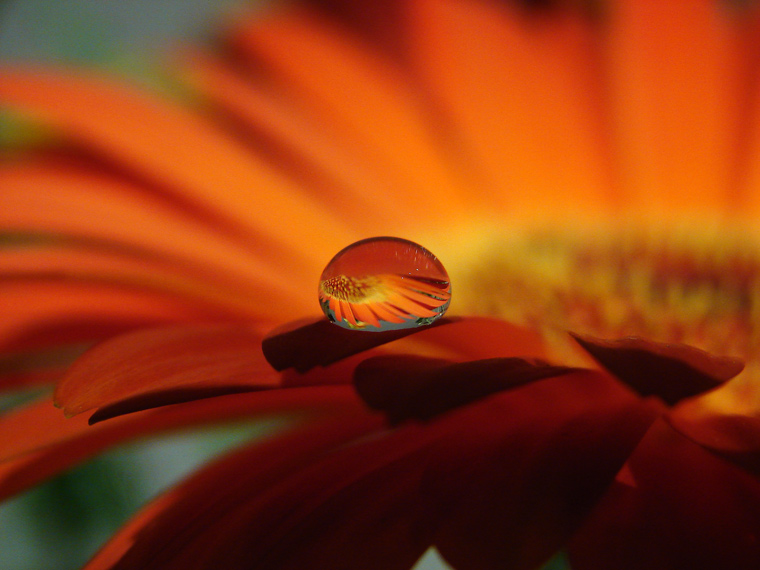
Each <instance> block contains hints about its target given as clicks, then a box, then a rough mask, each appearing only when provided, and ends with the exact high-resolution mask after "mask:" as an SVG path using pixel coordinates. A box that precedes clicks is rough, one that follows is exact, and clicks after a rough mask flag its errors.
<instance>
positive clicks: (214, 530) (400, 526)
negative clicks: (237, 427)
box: [87, 416, 430, 570]
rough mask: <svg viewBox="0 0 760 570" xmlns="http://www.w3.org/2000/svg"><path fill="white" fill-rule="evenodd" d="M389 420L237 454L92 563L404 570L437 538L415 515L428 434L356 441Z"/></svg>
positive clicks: (335, 425) (352, 421) (361, 421)
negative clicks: (418, 523)
mask: <svg viewBox="0 0 760 570" xmlns="http://www.w3.org/2000/svg"><path fill="white" fill-rule="evenodd" d="M380 425H381V424H380V423H378V418H370V417H368V416H358V417H353V418H352V417H349V416H346V417H344V418H342V419H340V420H339V421H331V422H326V423H323V424H322V425H308V426H306V427H305V428H303V429H301V430H298V431H296V432H294V433H291V434H287V435H285V436H284V437H280V438H278V439H276V440H273V441H271V442H269V443H266V444H263V445H255V446H253V447H250V448H247V449H243V450H242V451H239V452H237V453H235V454H234V455H230V456H228V457H226V458H224V459H223V460H222V461H220V462H218V463H217V464H215V465H212V466H211V467H209V468H207V469H205V470H203V471H201V472H200V473H198V474H196V475H195V476H194V477H193V478H192V479H190V480H189V481H187V482H186V483H184V484H182V485H181V486H179V487H178V488H176V489H174V490H173V491H171V492H170V493H168V494H167V495H164V496H163V497H162V498H160V499H158V500H157V501H156V502H155V503H154V504H153V505H150V506H149V507H148V509H146V511H144V512H143V513H141V514H140V515H138V517H137V518H136V519H135V520H134V521H133V522H132V523H131V524H130V525H129V526H128V527H127V528H125V529H124V530H123V531H122V532H121V533H120V534H119V535H117V537H116V538H115V539H114V540H112V542H111V543H110V544H108V545H107V546H106V547H105V549H104V550H103V551H101V552H100V553H99V554H98V556H97V557H96V558H95V559H94V560H93V561H92V563H91V564H90V565H88V566H87V570H98V569H100V570H103V569H106V568H113V569H118V568H124V569H126V568H137V567H139V568H145V569H149V568H156V569H158V568H160V569H162V570H167V569H177V570H179V569H183V570H192V569H201V568H210V567H215V568H225V569H229V570H235V569H247V568H252V567H255V568H257V569H260V570H267V569H270V570H275V569H276V570H286V569H294V570H295V569H302V568H330V569H333V568H335V569H338V568H346V569H349V568H351V569H353V568H363V569H364V568H366V569H367V570H372V569H374V570H392V569H396V570H406V569H407V568H410V567H411V566H412V565H413V564H414V562H415V561H416V560H417V558H419V556H421V555H422V553H423V552H424V550H425V549H426V548H427V547H428V546H429V544H430V531H429V530H427V531H426V530H425V529H424V528H419V527H416V525H415V524H414V522H415V521H416V520H417V519H418V517H419V515H420V513H419V506H420V505H419V495H418V486H419V480H420V476H421V469H422V467H423V466H424V462H420V461H417V453H419V452H420V451H422V452H423V453H424V449H425V443H426V442H427V441H428V439H429V438H427V437H423V438H419V437H411V438H410V437H405V438H403V439H402V437H400V436H401V435H404V434H396V435H395V436H393V435H392V436H391V437H390V438H387V439H386V438H381V439H376V438H371V439H368V440H365V441H364V442H358V443H357V442H356V438H357V437H361V436H363V435H365V434H368V433H372V432H373V431H376V430H378V428H379V427H380ZM418 433H419V431H418ZM351 442H353V443H351Z"/></svg>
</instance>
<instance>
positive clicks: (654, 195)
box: [604, 0, 746, 216]
mask: <svg viewBox="0 0 760 570" xmlns="http://www.w3.org/2000/svg"><path fill="white" fill-rule="evenodd" d="M608 12H609V14H608V17H609V23H608V25H607V28H608V29H609V34H608V37H607V38H606V42H605V45H604V49H605V54H606V56H607V59H608V61H607V62H606V63H607V72H608V74H609V82H610V85H611V99H612V101H611V104H612V114H611V116H612V117H613V118H614V120H615V122H616V137H617V139H616V140H617V144H618V146H619V155H620V169H621V176H622V185H623V189H624V191H625V197H626V204H627V207H629V208H631V209H632V210H634V211H636V212H647V213H656V214H665V215H668V214H672V213H674V212H677V213H678V215H680V216H684V215H685V214H686V213H689V212H691V213H694V212H696V213H702V214H715V213H716V208H720V209H721V210H720V211H722V212H728V211H730V210H732V209H733V208H736V211H737V212H738V211H741V207H742V206H741V204H739V203H737V189H736V187H735V185H733V184H732V182H734V180H733V179H732V175H733V173H732V169H733V168H734V167H735V164H734V161H733V159H732V153H734V152H736V150H737V149H736V147H735V146H734V145H735V141H736V140H737V139H738V132H739V125H740V124H741V122H742V121H741V119H740V118H739V116H738V113H739V109H738V106H737V103H738V102H741V97H740V96H739V89H740V88H741V89H744V88H746V85H744V84H743V83H741V81H740V78H739V77H738V64H739V53H738V52H737V51H736V49H735V48H736V46H735V44H733V43H732V41H731V35H730V34H731V32H732V29H731V27H732V24H733V22H732V20H731V18H730V17H729V16H730V10H728V9H726V7H725V6H723V5H721V4H720V2H687V3H680V2H679V3H669V2H639V1H638V0H623V1H621V2H616V3H615V4H614V5H610V6H609V10H608Z"/></svg>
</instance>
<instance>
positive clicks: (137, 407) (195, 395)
mask: <svg viewBox="0 0 760 570" xmlns="http://www.w3.org/2000/svg"><path fill="white" fill-rule="evenodd" d="M261 389H262V388H257V387H256V386H252V385H241V386H234V385H230V386H199V387H197V388H190V387H186V386H185V387H181V388H173V389H168V390H161V391H157V392H148V393H147V394H139V395H137V396H134V397H132V398H126V399H124V400H121V401H118V402H114V403H113V404H109V405H107V406H103V407H102V408H98V409H97V410H95V413H93V414H92V415H91V416H90V419H89V420H88V423H89V424H90V425H93V424H96V423H98V422H102V421H104V420H110V419H111V418H115V417H117V416H123V415H124V414H132V413H134V412H141V411H143V410H150V409H153V408H160V407H161V406H170V405H172V404H183V403H185V402H193V401H195V400H204V399H206V398H215V397H217V396H227V395H230V394H243V393H245V392H257V391H261Z"/></svg>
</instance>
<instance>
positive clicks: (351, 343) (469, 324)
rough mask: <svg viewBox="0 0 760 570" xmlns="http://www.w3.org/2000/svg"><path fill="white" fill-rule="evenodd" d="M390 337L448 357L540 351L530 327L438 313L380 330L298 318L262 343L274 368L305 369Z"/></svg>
mask: <svg viewBox="0 0 760 570" xmlns="http://www.w3.org/2000/svg"><path fill="white" fill-rule="evenodd" d="M444 325H445V326H444ZM410 335H413V337H410ZM401 339H405V340H403V341H402V340H401ZM391 342H393V343H394V344H393V346H394V350H401V351H407V352H414V353H415V354H424V355H426V356H431V355H436V356H445V357H446V358H450V359H451V360H475V359H482V358H494V357H497V356H525V357H538V358H540V357H544V356H545V355H546V349H545V347H544V341H543V338H542V337H541V335H540V334H539V333H538V332H537V331H535V330H534V329H530V328H526V327H520V326H517V325H513V324H510V323H507V322H505V321H501V320H498V319H490V318H484V317H466V318H449V317H444V318H442V319H440V320H439V321H436V322H435V323H433V324H432V325H430V326H426V327H418V328H414V329H404V330H398V331H387V332H381V333H368V332H358V331H350V330H347V329H343V328H341V327H338V326H336V325H334V324H332V323H329V322H328V321H327V320H326V319H309V320H301V321H295V322H292V323H288V324H287V325H284V326H283V327H280V328H278V329H275V330H274V331H272V332H270V333H269V334H268V335H267V336H266V338H265V339H264V342H263V343H262V349H263V351H264V356H265V357H266V359H267V360H268V361H269V363H270V364H271V365H272V366H273V367H274V368H275V369H276V370H285V369H287V368H294V369H295V370H297V371H299V372H306V371H307V370H311V369H312V368H315V367H317V366H327V365H329V364H333V363H335V362H337V361H339V360H341V359H343V358H347V357H349V356H352V355H354V354H357V353H359V352H363V351H366V350H369V349H371V348H376V347H379V346H382V345H386V344H388V343H391ZM407 343H408V344H407Z"/></svg>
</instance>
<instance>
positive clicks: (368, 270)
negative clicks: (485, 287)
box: [319, 237, 451, 332]
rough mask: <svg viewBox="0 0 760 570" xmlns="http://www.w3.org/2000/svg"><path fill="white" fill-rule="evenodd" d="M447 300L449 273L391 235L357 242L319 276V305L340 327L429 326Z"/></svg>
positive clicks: (421, 249) (414, 246)
mask: <svg viewBox="0 0 760 570" xmlns="http://www.w3.org/2000/svg"><path fill="white" fill-rule="evenodd" d="M450 301H451V283H450V282H449V275H448V274H447V273H446V270H445V269H444V268H443V265H442V264H441V262H440V261H438V259H437V258H436V257H435V256H434V255H433V254H432V253H430V252H429V251H428V250H427V249H425V248H424V247H422V246H421V245H417V244H416V243H414V242H411V241H408V240H405V239H401V238H395V237H376V238H369V239H365V240H362V241H358V242H356V243H354V244H352V245H349V246H348V247H346V248H345V249H343V250H342V251H340V252H339V253H338V254H337V255H336V256H335V257H333V258H332V261H330V263H328V264H327V267H326V268H325V270H324V271H323V272H322V277H321V278H320V280H319V304H320V306H321V307H322V311H324V313H325V315H327V318H328V319H330V321H331V322H333V323H335V324H337V325H340V326H342V327H344V328H348V329H355V330H363V331H374V332H379V331H387V330H392V329H406V328H413V327H419V326H424V325H429V324H430V323H432V322H433V321H435V320H437V319H439V318H440V317H441V316H443V314H444V313H445V312H446V309H448V307H449V302H450Z"/></svg>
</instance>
